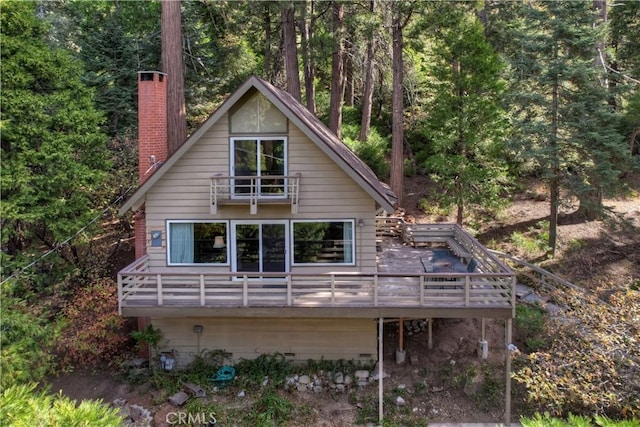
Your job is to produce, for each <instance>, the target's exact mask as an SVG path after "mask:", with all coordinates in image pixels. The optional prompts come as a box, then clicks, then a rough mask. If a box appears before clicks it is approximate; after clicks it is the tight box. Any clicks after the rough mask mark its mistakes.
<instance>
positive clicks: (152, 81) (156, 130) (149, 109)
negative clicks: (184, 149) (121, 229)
mask: <svg viewBox="0 0 640 427" xmlns="http://www.w3.org/2000/svg"><path fill="white" fill-rule="evenodd" d="M166 160H167V79H166V75H165V74H164V73H161V72H159V71H140V72H138V182H139V183H140V184H141V185H142V184H143V183H144V182H145V181H146V180H147V179H149V177H150V176H151V175H153V172H155V170H156V169H157V168H158V167H159V166H160V165H161V164H162V163H164V162H165V161H166ZM144 209H145V207H144V205H143V206H142V207H141V208H140V210H138V211H137V212H136V213H135V215H134V221H135V222H134V232H135V256H136V259H138V258H140V257H142V256H144V255H146V254H147V221H146V217H145V211H144Z"/></svg>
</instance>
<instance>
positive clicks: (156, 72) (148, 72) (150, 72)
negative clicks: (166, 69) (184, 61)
mask: <svg viewBox="0 0 640 427" xmlns="http://www.w3.org/2000/svg"><path fill="white" fill-rule="evenodd" d="M138 74H162V75H163V76H166V75H167V73H163V72H162V71H138Z"/></svg>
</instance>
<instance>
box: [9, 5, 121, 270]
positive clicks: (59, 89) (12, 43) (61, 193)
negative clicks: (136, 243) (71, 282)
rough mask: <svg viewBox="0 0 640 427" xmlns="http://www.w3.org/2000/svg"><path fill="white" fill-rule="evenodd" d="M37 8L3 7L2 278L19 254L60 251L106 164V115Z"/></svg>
mask: <svg viewBox="0 0 640 427" xmlns="http://www.w3.org/2000/svg"><path fill="white" fill-rule="evenodd" d="M36 5H37V3H36V2H3V5H2V7H3V11H2V22H1V33H2V39H3V43H2V57H1V59H2V60H1V62H0V67H1V68H0V70H1V83H2V99H1V116H0V123H1V125H2V183H1V189H2V205H1V208H0V213H1V215H0V216H1V218H2V220H1V221H2V246H3V251H2V254H3V259H2V261H3V262H2V269H3V275H6V274H8V273H11V271H12V269H13V268H15V267H16V264H15V263H14V262H11V261H21V260H19V259H17V258H16V257H18V256H23V257H29V256H31V257H32V256H35V255H37V254H39V253H40V252H41V251H42V249H43V248H45V249H55V248H57V245H58V244H59V243H60V242H62V241H64V240H65V239H66V238H68V237H71V236H72V235H74V233H76V232H77V231H78V230H80V229H81V228H82V227H83V226H84V225H85V224H87V222H88V221H89V220H90V219H91V218H92V217H93V216H94V215H95V210H94V209H92V206H93V205H94V203H93V197H94V192H96V191H97V190H98V189H99V188H100V186H101V184H102V183H103V180H104V178H105V171H106V170H108V167H109V164H108V161H107V152H106V144H105V141H106V139H105V136H104V135H103V134H102V133H101V132H100V126H101V124H102V123H103V116H102V115H101V114H100V113H99V112H98V111H96V109H95V107H94V98H93V93H92V91H91V90H89V89H87V87H86V86H85V85H84V84H83V83H82V80H81V78H82V75H83V70H82V67H81V65H80V64H79V63H78V62H77V61H75V60H74V59H73V58H72V57H71V56H70V55H69V54H68V53H67V52H64V51H62V50H60V49H55V48H52V47H50V46H49V45H47V43H46V41H45V40H46V39H47V27H46V26H45V25H44V23H43V22H42V21H41V20H40V19H39V18H38V17H37V16H36ZM23 260H24V259H23ZM42 276H43V277H46V276H45V275H42ZM49 279H54V278H49Z"/></svg>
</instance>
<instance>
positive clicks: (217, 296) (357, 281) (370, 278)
mask: <svg viewBox="0 0 640 427" xmlns="http://www.w3.org/2000/svg"><path fill="white" fill-rule="evenodd" d="M118 299H119V309H120V312H121V313H122V309H123V308H148V307H185V308H188V307H314V308H318V307H321V308H327V307H345V308H347V307H353V308H356V307H360V308H362V307H365V308H369V307H406V308H411V307H415V308H420V307H422V308H426V307H434V308H442V307H451V308H454V307H455V308H508V309H509V308H510V309H513V308H514V307H515V278H514V277H513V274H510V273H474V274H463V273H420V274H418V273H407V274H398V273H370V274H369V273H326V274H311V273H233V272H226V273H174V272H166V271H162V272H153V271H149V266H148V258H147V257H143V258H140V259H139V260H137V261H136V262H134V263H133V264H131V265H129V266H128V267H126V268H125V269H123V270H122V271H120V273H119V274H118Z"/></svg>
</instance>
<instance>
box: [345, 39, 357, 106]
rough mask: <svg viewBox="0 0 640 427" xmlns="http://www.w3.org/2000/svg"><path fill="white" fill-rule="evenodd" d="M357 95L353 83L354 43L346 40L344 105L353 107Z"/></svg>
mask: <svg viewBox="0 0 640 427" xmlns="http://www.w3.org/2000/svg"><path fill="white" fill-rule="evenodd" d="M354 97H355V86H354V83H353V43H352V42H351V40H350V39H347V40H346V48H345V50H344V105H346V106H348V107H353V100H354Z"/></svg>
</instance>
